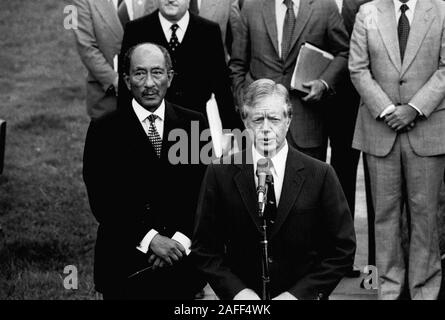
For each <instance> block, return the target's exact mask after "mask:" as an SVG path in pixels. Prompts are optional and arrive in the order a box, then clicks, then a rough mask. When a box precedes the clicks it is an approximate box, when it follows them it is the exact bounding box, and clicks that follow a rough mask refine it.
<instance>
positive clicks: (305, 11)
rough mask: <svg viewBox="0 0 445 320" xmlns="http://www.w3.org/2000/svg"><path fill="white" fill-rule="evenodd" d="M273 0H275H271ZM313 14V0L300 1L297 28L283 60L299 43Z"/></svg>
mask: <svg viewBox="0 0 445 320" xmlns="http://www.w3.org/2000/svg"><path fill="white" fill-rule="evenodd" d="M271 2H273V1H271ZM311 14H312V0H301V1H300V7H299V8H298V14H297V18H296V19H297V21H296V22H295V28H294V32H293V34H292V40H291V43H290V48H289V51H288V54H287V56H286V57H283V60H284V61H286V59H287V57H288V56H289V54H290V52H291V51H292V48H293V47H294V46H295V44H296V43H297V40H298V38H299V37H300V35H301V33H302V32H303V29H304V27H305V26H306V24H307V22H308V21H309V18H310V17H311Z"/></svg>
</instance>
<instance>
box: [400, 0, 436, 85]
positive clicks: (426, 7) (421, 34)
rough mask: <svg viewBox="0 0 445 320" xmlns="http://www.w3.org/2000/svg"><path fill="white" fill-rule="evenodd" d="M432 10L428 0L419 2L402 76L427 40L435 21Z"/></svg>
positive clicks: (410, 33)
mask: <svg viewBox="0 0 445 320" xmlns="http://www.w3.org/2000/svg"><path fill="white" fill-rule="evenodd" d="M431 9H432V6H431V3H430V2H429V1H428V0H423V1H422V0H419V1H417V7H416V9H415V11H414V19H413V22H412V25H411V28H410V32H409V37H408V43H407V45H406V51H405V57H404V59H403V64H402V71H401V73H402V76H403V74H404V73H405V72H406V70H407V69H408V67H409V66H410V64H411V63H412V62H413V60H414V58H415V57H416V54H417V52H418V51H419V49H420V46H421V44H422V42H423V39H425V36H426V34H427V32H428V30H429V29H430V28H431V24H432V22H433V20H434V15H432V14H430V10H431Z"/></svg>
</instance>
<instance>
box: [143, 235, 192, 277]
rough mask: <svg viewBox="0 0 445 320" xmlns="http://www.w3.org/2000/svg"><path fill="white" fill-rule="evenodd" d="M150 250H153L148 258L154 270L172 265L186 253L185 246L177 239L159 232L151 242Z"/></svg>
mask: <svg viewBox="0 0 445 320" xmlns="http://www.w3.org/2000/svg"><path fill="white" fill-rule="evenodd" d="M150 250H151V251H152V252H153V253H152V254H151V255H150V257H149V258H148V263H149V264H152V266H153V267H152V268H153V270H156V269H158V268H163V267H164V266H172V265H173V264H174V263H175V262H177V261H179V260H181V259H182V257H184V256H185V255H186V253H185V249H184V247H183V246H182V245H181V244H180V243H179V242H178V241H176V240H173V239H170V238H168V237H164V236H161V235H160V234H157V235H156V236H154V238H153V239H152V240H151V242H150Z"/></svg>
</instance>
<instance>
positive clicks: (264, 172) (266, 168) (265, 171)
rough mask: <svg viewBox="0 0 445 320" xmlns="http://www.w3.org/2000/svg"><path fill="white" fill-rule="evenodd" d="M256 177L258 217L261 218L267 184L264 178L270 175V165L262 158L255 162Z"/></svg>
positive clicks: (264, 205)
mask: <svg viewBox="0 0 445 320" xmlns="http://www.w3.org/2000/svg"><path fill="white" fill-rule="evenodd" d="M256 175H257V177H258V187H257V189H256V190H257V191H256V192H257V195H258V210H259V215H260V217H262V216H263V213H264V209H265V207H266V201H267V199H266V195H267V184H266V178H267V176H270V175H271V172H270V163H269V160H268V159H266V158H262V159H260V160H258V162H257V169H256Z"/></svg>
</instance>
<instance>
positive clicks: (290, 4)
mask: <svg viewBox="0 0 445 320" xmlns="http://www.w3.org/2000/svg"><path fill="white" fill-rule="evenodd" d="M283 2H284V5H285V6H286V7H287V8H288V9H289V8H293V6H294V2H293V1H292V0H284V1H283Z"/></svg>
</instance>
